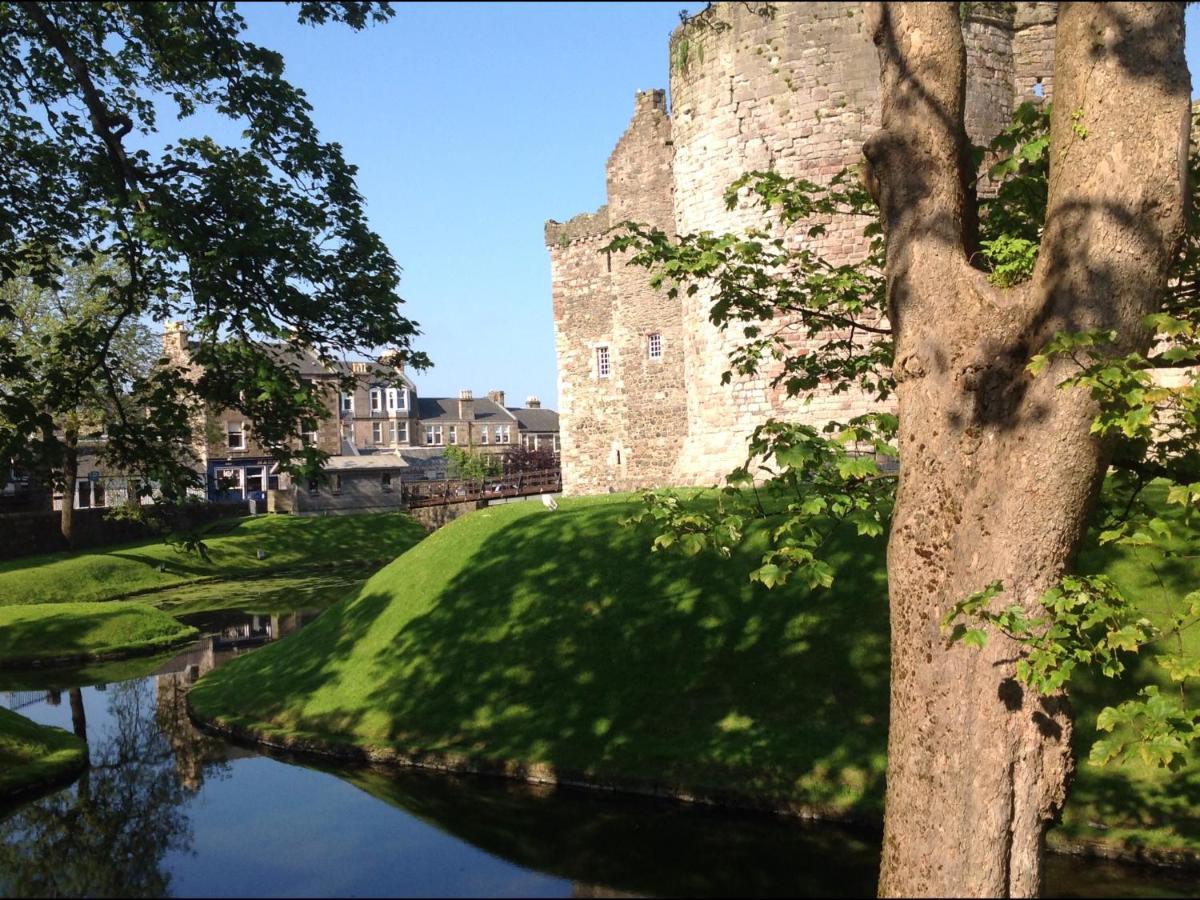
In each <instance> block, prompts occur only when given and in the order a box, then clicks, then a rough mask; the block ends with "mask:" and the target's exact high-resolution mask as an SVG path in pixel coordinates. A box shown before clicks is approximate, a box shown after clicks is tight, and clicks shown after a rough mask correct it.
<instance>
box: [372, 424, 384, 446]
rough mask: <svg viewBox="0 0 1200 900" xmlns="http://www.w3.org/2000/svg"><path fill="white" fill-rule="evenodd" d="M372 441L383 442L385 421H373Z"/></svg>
mask: <svg viewBox="0 0 1200 900" xmlns="http://www.w3.org/2000/svg"><path fill="white" fill-rule="evenodd" d="M371 441H372V442H373V443H376V444H382V443H383V423H382V422H372V423H371Z"/></svg>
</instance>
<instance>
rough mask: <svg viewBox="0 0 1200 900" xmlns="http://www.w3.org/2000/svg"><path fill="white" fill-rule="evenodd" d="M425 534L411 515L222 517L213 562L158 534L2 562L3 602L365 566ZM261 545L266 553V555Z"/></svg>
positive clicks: (109, 595)
mask: <svg viewBox="0 0 1200 900" xmlns="http://www.w3.org/2000/svg"><path fill="white" fill-rule="evenodd" d="M424 534H425V532H424V530H423V529H422V528H421V526H420V525H419V524H417V522H416V521H414V520H413V519H412V518H411V517H410V516H408V515H407V514H405V513H378V514H372V515H361V516H328V517H299V516H255V517H252V518H245V519H238V520H234V521H232V522H231V521H224V522H217V523H215V526H214V527H213V528H212V529H211V530H210V531H209V532H208V536H207V537H206V538H205V544H206V545H207V547H208V551H209V555H210V558H211V561H209V562H206V561H205V560H203V559H201V558H200V557H199V556H197V555H196V554H195V553H188V552H186V551H183V550H179V549H176V548H175V547H172V546H171V545H169V544H167V543H165V542H164V541H163V540H162V539H159V538H156V539H152V540H146V541H141V542H139V543H136V544H128V545H125V546H121V547H113V548H108V549H104V550H96V551H89V552H84V553H54V554H48V555H46V556H37V557H27V558H25V559H17V560H12V561H9V562H4V563H0V607H3V606H13V605H21V604H33V603H68V602H81V601H96V600H112V599H115V598H118V597H124V596H128V595H130V594H134V593H139V592H143V591H153V590H156V589H160V588H168V587H172V586H174V585H181V584H186V583H188V582H193V581H197V580H200V579H206V578H233V577H239V576H245V575H258V574H267V573H270V572H274V571H279V570H283V569H291V568H298V567H307V566H334V567H341V566H345V565H353V566H357V567H361V566H362V565H363V564H365V563H368V562H371V561H378V562H380V563H382V562H384V561H388V560H391V559H394V558H395V557H396V556H398V555H400V554H401V553H403V552H404V551H405V550H407V549H408V548H409V547H411V546H412V545H413V544H415V543H416V542H417V541H419V540H420V539H421V538H422V537H424ZM259 550H262V551H263V552H264V558H263V559H261V560H260V559H258V558H257V552H258V551H259ZM160 566H163V567H164V569H165V570H164V571H160V570H159V567H160Z"/></svg>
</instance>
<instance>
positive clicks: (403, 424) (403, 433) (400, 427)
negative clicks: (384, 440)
mask: <svg viewBox="0 0 1200 900" xmlns="http://www.w3.org/2000/svg"><path fill="white" fill-rule="evenodd" d="M393 424H394V425H395V426H396V443H397V444H407V443H408V422H407V421H406V420H403V419H401V420H400V421H398V422H394V423H393Z"/></svg>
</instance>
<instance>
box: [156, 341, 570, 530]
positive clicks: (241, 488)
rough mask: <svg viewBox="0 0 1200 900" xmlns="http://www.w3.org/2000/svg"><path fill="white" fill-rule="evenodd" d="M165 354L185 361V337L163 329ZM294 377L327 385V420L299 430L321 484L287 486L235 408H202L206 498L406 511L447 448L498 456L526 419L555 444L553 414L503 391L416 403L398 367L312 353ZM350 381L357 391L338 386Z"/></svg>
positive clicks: (199, 447) (298, 361)
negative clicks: (320, 458) (314, 456)
mask: <svg viewBox="0 0 1200 900" xmlns="http://www.w3.org/2000/svg"><path fill="white" fill-rule="evenodd" d="M163 348H164V354H165V355H166V356H167V357H168V358H172V359H186V358H187V356H188V344H187V333H186V331H185V329H184V328H183V326H181V325H179V324H178V323H168V325H167V327H166V329H165V330H164V334H163ZM288 362H289V364H291V365H294V366H295V367H296V368H297V370H298V371H299V373H300V375H301V376H302V377H303V378H305V379H308V380H311V381H314V382H318V383H325V384H327V385H328V389H327V390H326V391H325V396H326V398H327V402H328V406H327V415H326V416H325V417H323V418H321V419H317V420H314V421H311V422H309V423H305V424H306V425H307V426H308V428H307V430H305V431H304V432H303V433H302V440H303V442H304V443H305V444H306V445H313V446H316V447H319V448H320V449H321V450H323V451H325V452H326V453H328V454H329V459H328V461H327V462H326V465H325V471H324V473H323V475H322V476H321V477H319V478H309V479H304V480H303V483H293V480H292V479H289V478H288V476H287V475H286V473H282V472H280V471H279V468H278V466H277V464H276V463H275V461H274V459H273V457H272V456H271V455H270V453H269V452H268V451H267V450H266V448H264V447H263V446H262V445H260V444H259V443H258V442H257V440H256V439H255V435H254V428H253V423H252V422H249V421H246V419H245V416H243V415H242V414H240V413H238V412H237V411H235V410H198V411H197V412H196V414H195V416H196V419H195V425H194V441H193V446H192V448H191V449H192V452H193V453H194V455H195V457H196V460H197V464H198V466H199V467H200V469H201V471H202V472H203V474H204V478H205V485H206V487H205V496H206V497H207V498H208V499H209V500H229V499H246V500H254V501H259V502H261V503H263V504H264V508H267V507H269V508H271V509H277V510H279V511H281V512H282V511H296V512H318V511H324V512H350V511H365V510H372V509H389V508H396V507H399V506H402V505H403V499H402V491H401V485H402V484H403V483H404V482H406V481H425V480H430V479H436V478H444V477H445V462H444V459H443V458H442V454H443V453H444V452H445V448H446V447H447V446H463V447H471V448H475V449H486V450H489V451H493V452H504V451H505V450H508V449H510V448H511V447H513V446H516V445H517V444H518V442H520V441H522V419H521V418H520V416H523V415H525V414H527V413H536V415H535V417H534V419H527V420H526V421H528V422H529V423H530V425H531V426H532V427H536V428H537V429H539V430H538V431H537V433H536V434H537V436H536V437H535V438H534V440H535V441H537V440H540V441H541V442H542V443H543V444H545V443H546V442H547V441H549V442H551V443H557V430H558V427H557V426H558V416H557V413H555V412H554V411H553V410H543V409H541V404H540V403H538V402H537V398H531V399H532V400H533V401H534V406H535V407H536V408H535V409H534V410H524V409H514V410H510V409H508V408H506V407H505V406H504V392H503V391H492V392H490V393H489V394H488V395H487V399H479V400H475V399H474V397H473V394H472V392H471V391H469V390H464V391H462V392H461V393H460V395H459V398H458V399H457V400H451V399H448V398H441V397H432V398H424V397H420V396H419V395H418V392H417V387H416V385H415V384H414V383H413V381H412V380H411V379H410V378H409V377H408V375H407V374H406V373H405V371H404V370H403V369H402V368H399V367H393V366H388V365H383V364H381V363H378V362H371V361H351V362H340V363H336V364H335V365H333V366H332V367H331V366H327V365H326V364H324V363H322V362H321V361H320V360H318V359H317V358H316V357H315V356H313V355H307V354H306V355H303V356H299V357H297V358H295V359H289V360H288ZM347 375H349V376H352V377H353V378H354V388H353V390H343V389H342V388H341V387H340V386H339V383H338V382H339V379H340V378H341V377H342V376H347Z"/></svg>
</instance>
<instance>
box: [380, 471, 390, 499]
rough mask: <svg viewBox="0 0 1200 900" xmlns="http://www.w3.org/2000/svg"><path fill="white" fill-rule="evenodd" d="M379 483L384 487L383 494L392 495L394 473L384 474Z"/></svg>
mask: <svg viewBox="0 0 1200 900" xmlns="http://www.w3.org/2000/svg"><path fill="white" fill-rule="evenodd" d="M379 483H380V485H381V486H382V487H383V492H384V493H385V494H390V493H391V492H392V473H391V472H384V473H383V474H382V475H380V476H379Z"/></svg>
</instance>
